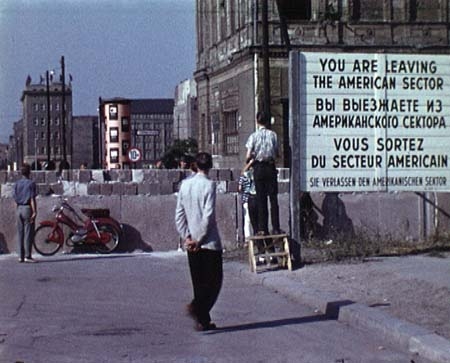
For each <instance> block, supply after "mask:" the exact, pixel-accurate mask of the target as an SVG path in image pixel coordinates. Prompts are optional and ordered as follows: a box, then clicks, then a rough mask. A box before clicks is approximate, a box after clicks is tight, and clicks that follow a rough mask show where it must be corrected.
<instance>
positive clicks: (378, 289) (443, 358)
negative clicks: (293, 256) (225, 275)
mask: <svg viewBox="0 0 450 363" xmlns="http://www.w3.org/2000/svg"><path fill="white" fill-rule="evenodd" d="M242 268H243V273H247V272H246V271H247V266H244V265H242ZM254 278H255V279H259V280H260V281H261V283H263V284H265V285H266V286H270V287H272V288H274V289H279V290H280V291H282V292H284V293H286V294H288V295H291V296H294V297H296V298H298V299H299V300H300V301H301V302H306V303H309V305H311V306H315V307H316V309H318V310H326V309H327V308H328V309H329V308H330V306H331V305H333V304H330V302H334V303H335V304H334V305H337V306H338V307H339V306H343V307H342V308H341V309H340V313H339V319H340V320H345V321H348V322H350V323H351V324H354V325H359V324H360V325H364V326H366V327H370V328H373V329H374V330H377V331H378V332H379V333H381V334H383V335H385V336H386V337H388V338H390V339H393V340H396V341H397V342H399V343H400V344H402V345H404V346H405V347H407V348H408V349H410V350H411V351H421V352H422V353H424V355H425V356H427V357H428V358H431V359H432V360H435V361H436V362H450V253H439V254H433V255H417V256H404V257H379V258H371V259H367V260H364V261H358V262H348V263H318V264H313V265H307V266H304V267H302V268H300V269H297V270H295V271H292V272H289V271H287V270H277V271H267V272H260V273H258V274H255V276H254ZM350 302H356V303H358V304H350Z"/></svg>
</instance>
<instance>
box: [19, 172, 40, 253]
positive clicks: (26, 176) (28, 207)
mask: <svg viewBox="0 0 450 363" xmlns="http://www.w3.org/2000/svg"><path fill="white" fill-rule="evenodd" d="M21 173H22V178H21V179H19V180H18V181H17V182H16V184H14V195H13V196H14V200H15V202H16V205H17V210H16V222H17V242H18V250H19V251H18V252H19V256H20V259H19V262H36V261H35V260H34V259H33V258H32V257H31V248H32V243H33V238H34V221H35V219H36V215H37V208H36V194H37V193H36V183H35V182H34V181H33V180H31V179H30V175H31V167H30V165H29V164H26V163H24V164H23V165H22V168H21Z"/></svg>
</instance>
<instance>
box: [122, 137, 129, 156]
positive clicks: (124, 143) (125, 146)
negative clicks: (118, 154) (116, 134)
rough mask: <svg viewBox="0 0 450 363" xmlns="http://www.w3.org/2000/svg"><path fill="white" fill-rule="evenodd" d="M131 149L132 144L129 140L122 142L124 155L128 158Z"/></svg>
mask: <svg viewBox="0 0 450 363" xmlns="http://www.w3.org/2000/svg"><path fill="white" fill-rule="evenodd" d="M129 148H130V142H129V141H128V140H124V141H122V155H123V156H126V155H127V153H128V149H129Z"/></svg>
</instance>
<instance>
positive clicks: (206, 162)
mask: <svg viewBox="0 0 450 363" xmlns="http://www.w3.org/2000/svg"><path fill="white" fill-rule="evenodd" d="M195 163H196V164H197V168H199V169H200V170H202V171H208V170H210V169H212V166H213V165H212V156H211V154H209V153H205V152H200V153H198V154H197V156H196V157H195Z"/></svg>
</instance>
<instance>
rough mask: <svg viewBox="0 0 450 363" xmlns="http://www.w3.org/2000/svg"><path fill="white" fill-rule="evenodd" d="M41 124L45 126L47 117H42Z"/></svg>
mask: <svg viewBox="0 0 450 363" xmlns="http://www.w3.org/2000/svg"><path fill="white" fill-rule="evenodd" d="M41 126H45V118H43V117H41Z"/></svg>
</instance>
